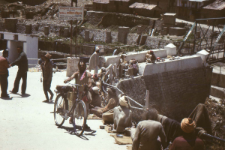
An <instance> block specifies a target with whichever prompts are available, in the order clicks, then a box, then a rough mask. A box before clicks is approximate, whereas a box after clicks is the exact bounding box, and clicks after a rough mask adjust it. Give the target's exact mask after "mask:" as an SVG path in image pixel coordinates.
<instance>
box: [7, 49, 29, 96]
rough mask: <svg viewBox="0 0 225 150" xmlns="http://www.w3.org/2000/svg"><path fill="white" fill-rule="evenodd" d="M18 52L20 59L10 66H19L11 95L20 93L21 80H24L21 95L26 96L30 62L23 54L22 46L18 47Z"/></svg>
mask: <svg viewBox="0 0 225 150" xmlns="http://www.w3.org/2000/svg"><path fill="white" fill-rule="evenodd" d="M17 52H18V53H19V57H18V58H17V59H16V60H15V61H14V62H13V63H11V64H10V66H15V65H17V66H18V68H19V70H18V72H17V75H16V79H15V82H14V88H13V90H12V91H11V93H14V94H16V93H17V92H18V90H19V83H20V79H21V78H22V79H23V83H22V91H21V94H22V95H24V94H25V92H26V87H27V71H28V60H27V55H26V54H25V53H24V52H23V47H22V46H19V47H17Z"/></svg>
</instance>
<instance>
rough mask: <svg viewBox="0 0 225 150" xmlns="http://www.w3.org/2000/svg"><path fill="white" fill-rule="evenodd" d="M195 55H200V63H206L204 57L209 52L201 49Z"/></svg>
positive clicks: (205, 57)
mask: <svg viewBox="0 0 225 150" xmlns="http://www.w3.org/2000/svg"><path fill="white" fill-rule="evenodd" d="M196 55H197V56H200V57H201V58H202V63H203V64H204V63H206V59H207V57H208V55H209V53H208V52H207V51H206V50H201V51H199V52H197V54H196Z"/></svg>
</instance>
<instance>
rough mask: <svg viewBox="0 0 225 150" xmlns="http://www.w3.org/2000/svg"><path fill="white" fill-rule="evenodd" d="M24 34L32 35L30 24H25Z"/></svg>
mask: <svg viewBox="0 0 225 150" xmlns="http://www.w3.org/2000/svg"><path fill="white" fill-rule="evenodd" d="M25 33H26V34H31V33H32V24H26V30H25Z"/></svg>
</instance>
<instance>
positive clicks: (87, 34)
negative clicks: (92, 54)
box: [84, 30, 90, 42]
mask: <svg viewBox="0 0 225 150" xmlns="http://www.w3.org/2000/svg"><path fill="white" fill-rule="evenodd" d="M89 34H90V31H88V30H85V35H84V40H85V41H86V42H89V41H90V38H89Z"/></svg>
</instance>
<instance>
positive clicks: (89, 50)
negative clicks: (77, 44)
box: [82, 45, 95, 55]
mask: <svg viewBox="0 0 225 150" xmlns="http://www.w3.org/2000/svg"><path fill="white" fill-rule="evenodd" d="M94 51H95V46H89V45H83V48H82V53H83V54H86V55H92V54H93V53H94Z"/></svg>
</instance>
